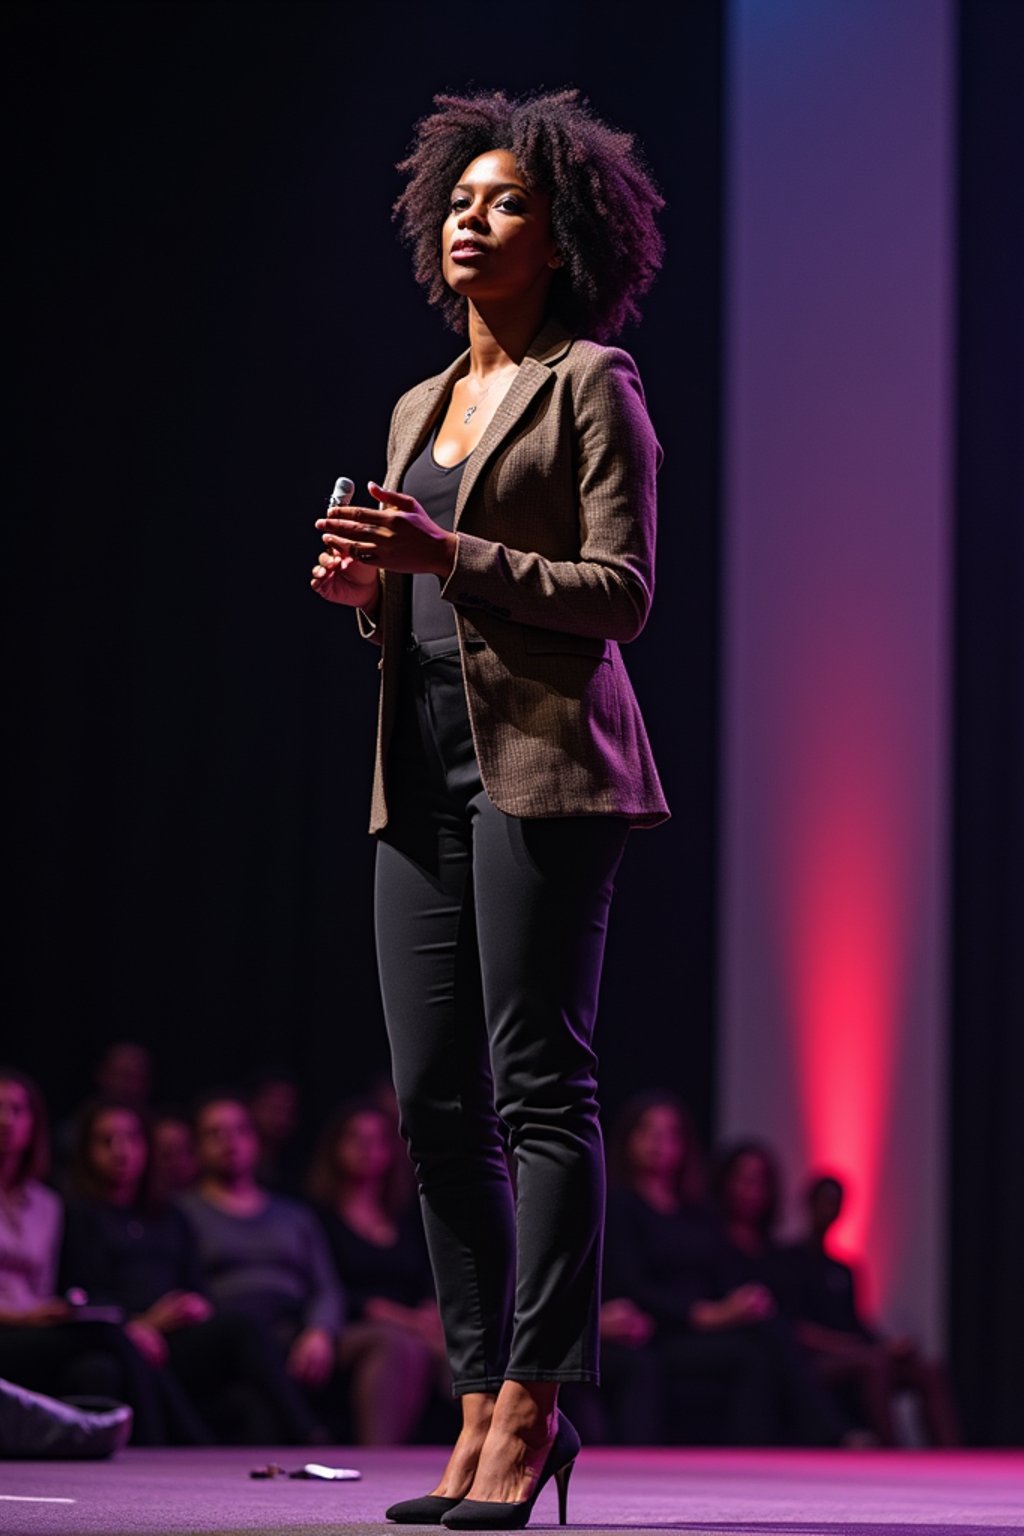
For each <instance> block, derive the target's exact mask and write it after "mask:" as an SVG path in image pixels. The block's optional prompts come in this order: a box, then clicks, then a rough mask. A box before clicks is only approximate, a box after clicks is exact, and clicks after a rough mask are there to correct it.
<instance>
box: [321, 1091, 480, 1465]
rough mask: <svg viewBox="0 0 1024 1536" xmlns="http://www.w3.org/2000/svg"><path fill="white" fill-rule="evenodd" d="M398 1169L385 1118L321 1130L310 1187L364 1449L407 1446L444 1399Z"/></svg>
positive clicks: (426, 1274)
mask: <svg viewBox="0 0 1024 1536" xmlns="http://www.w3.org/2000/svg"><path fill="white" fill-rule="evenodd" d="M399 1159H402V1160H403V1161H404V1160H405V1159H406V1153H405V1150H404V1148H401V1149H400V1148H399V1145H397V1144H396V1141H395V1138H394V1135H393V1134H392V1128H391V1125H390V1122H389V1121H388V1118H387V1116H386V1115H385V1114H384V1113H383V1112H382V1111H381V1110H380V1109H378V1108H377V1107H376V1105H374V1104H373V1103H372V1102H371V1101H370V1100H361V1101H356V1102H353V1103H351V1104H347V1105H344V1106H343V1107H342V1108H341V1109H340V1110H339V1111H338V1113H337V1114H336V1115H335V1116H334V1117H333V1119H332V1120H331V1121H330V1122H329V1124H328V1125H327V1127H326V1129H325V1130H324V1133H323V1135H322V1137H321V1139H320V1144H319V1147H318V1149H317V1153H316V1157H315V1159H314V1163H313V1168H312V1172H311V1175H310V1180H309V1193H310V1196H311V1198H312V1199H313V1200H314V1201H315V1202H316V1204H317V1207H318V1212H319V1215H320V1219H321V1221H322V1222H323V1225H324V1231H325V1232H326V1234H327V1241H328V1243H329V1244H330V1248H331V1252H332V1254H333V1256H334V1262H335V1265H336V1267H337V1271H338V1275H339V1277H340V1279H341V1283H342V1286H343V1287H344V1291H345V1296H346V1298H347V1301H348V1309H349V1321H348V1325H347V1326H346V1328H345V1332H344V1334H343V1335H342V1339H341V1344H340V1348H339V1355H338V1358H339V1361H340V1363H341V1365H342V1366H343V1367H344V1368H346V1369H347V1370H349V1371H350V1372H351V1374H352V1418H353V1423H354V1427H355V1432H356V1439H357V1441H358V1443H359V1444H360V1445H401V1444H404V1443H405V1442H406V1441H408V1440H409V1439H410V1438H411V1436H412V1435H413V1433H414V1432H415V1430H416V1427H417V1425H418V1423H419V1421H420V1419H421V1417H422V1415H423V1411H424V1409H425V1407H426V1404H427V1400H428V1398H429V1396H430V1392H431V1389H432V1388H433V1387H434V1386H435V1385H438V1384H442V1383H443V1384H445V1385H447V1386H448V1388H449V1390H450V1378H448V1376H447V1367H446V1363H445V1351H444V1340H443V1336H442V1332H441V1320H440V1317H439V1315H438V1310H437V1303H436V1301H435V1299H434V1282H433V1276H432V1275H431V1271H430V1261H429V1259H428V1257H427V1247H426V1241H425V1239H424V1236H423V1227H422V1223H421V1220H420V1215H419V1209H418V1206H410V1205H409V1204H407V1203H406V1202H404V1201H403V1199H402V1195H401V1191H402V1188H403V1186H404V1178H402V1175H403V1174H404V1169H403V1168H402V1167H401V1166H400V1163H399ZM400 1181H401V1182H400Z"/></svg>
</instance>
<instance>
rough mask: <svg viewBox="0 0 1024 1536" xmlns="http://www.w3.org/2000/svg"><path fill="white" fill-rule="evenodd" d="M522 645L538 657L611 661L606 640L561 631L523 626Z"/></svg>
mask: <svg viewBox="0 0 1024 1536" xmlns="http://www.w3.org/2000/svg"><path fill="white" fill-rule="evenodd" d="M523 645H524V647H525V649H526V650H527V651H529V652H531V653H532V654H533V655H538V656H586V657H588V658H589V659H590V660H591V661H607V662H610V661H611V659H612V658H611V649H610V646H609V643H608V641H607V640H602V639H600V638H598V637H595V636H593V635H572V634H569V633H568V632H567V631H566V630H562V629H534V628H533V627H532V625H529V624H524V626H523Z"/></svg>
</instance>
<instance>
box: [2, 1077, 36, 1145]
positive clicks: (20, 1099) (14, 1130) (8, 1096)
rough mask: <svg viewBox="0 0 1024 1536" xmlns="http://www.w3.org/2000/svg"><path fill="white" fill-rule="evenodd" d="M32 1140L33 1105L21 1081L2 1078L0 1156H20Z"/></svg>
mask: <svg viewBox="0 0 1024 1536" xmlns="http://www.w3.org/2000/svg"><path fill="white" fill-rule="evenodd" d="M31 1140H32V1105H31V1104H30V1103H29V1097H28V1093H27V1092H26V1090H25V1088H24V1087H23V1086H22V1084H21V1083H12V1082H8V1081H7V1080H6V1079H4V1080H0V1158H15V1157H20V1156H21V1154H22V1153H23V1152H24V1150H25V1148H26V1147H27V1146H28V1144H29V1142H30V1141H31Z"/></svg>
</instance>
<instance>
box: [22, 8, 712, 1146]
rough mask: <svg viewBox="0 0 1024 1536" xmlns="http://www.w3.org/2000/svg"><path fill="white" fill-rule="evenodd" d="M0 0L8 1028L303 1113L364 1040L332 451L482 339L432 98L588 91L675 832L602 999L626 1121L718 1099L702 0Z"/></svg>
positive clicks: (369, 669)
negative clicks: (12, 409) (652, 505)
mask: <svg viewBox="0 0 1024 1536" xmlns="http://www.w3.org/2000/svg"><path fill="white" fill-rule="evenodd" d="M593 15H594V13H593V11H592V8H591V7H590V6H588V5H585V4H583V3H575V0H558V3H555V4H544V5H541V4H522V5H517V6H516V7H515V9H514V12H509V11H507V10H501V11H495V10H494V9H493V8H489V7H486V6H477V7H470V8H466V9H462V10H460V11H458V12H457V13H456V12H454V11H452V10H451V9H447V10H446V9H444V8H443V7H442V8H440V9H439V8H437V7H430V6H420V5H411V4H408V5H405V4H403V5H362V6H346V5H341V4H322V3H320V0H292V3H289V4H287V5H284V4H278V3H267V0H247V3H246V4H244V5H239V4H236V3H234V0H202V3H185V4H163V3H158V0H132V3H120V4H118V3H94V4H89V5H81V4H77V3H71V4H53V3H45V0H44V3H33V4H8V5H5V6H4V7H3V10H2V14H0V28H2V29H3V42H4V45H5V46H4V47H3V48H2V50H0V54H2V56H3V58H4V60H5V62H6V64H7V67H8V71H9V78H8V81H7V84H6V87H5V89H4V91H3V93H2V101H3V105H4V107H5V108H7V109H8V111H9V112H11V113H12V115H13V121H12V124H11V127H10V129H9V131H8V135H7V142H8V143H9V144H10V145H12V146H15V145H16V146H17V152H16V154H15V155H13V156H12V162H13V163H12V166H11V168H10V177H9V186H8V199H7V212H8V215H9V222H10V227H11V230H12V238H11V240H10V241H9V246H8V252H7V254H8V255H12V256H13V257H14V258H15V263H16V265H15V273H14V277H13V278H12V279H11V281H10V284H9V287H8V297H9V298H11V299H12V300H13V303H12V305H11V309H12V311H13V315H12V324H11V330H12V332H14V333H15V334H14V335H13V336H12V337H11V341H12V345H13V346H14V347H15V348H16V351H15V359H14V365H13V372H14V377H15V378H16V380H17V382H18V398H17V405H16V414H15V418H14V421H13V431H12V432H11V436H12V438H13V440H14V442H15V444H16V445H17V448H18V450H19V456H18V463H17V467H16V469H15V470H14V471H13V472H12V474H11V476H10V478H9V480H8V482H7V484H6V486H5V492H6V501H5V513H4V519H3V532H4V535H5V537H6V538H7V539H9V541H10V548H9V551H8V557H7V559H6V561H5V562H4V569H5V571H6V572H8V573H11V574H13V577H14V580H13V583H12V586H13V591H12V593H11V595H10V599H9V603H8V613H9V616H10V618H11V620H12V627H13V634H14V635H15V637H16V640H15V643H14V644H13V645H12V646H11V647H9V648H8V651H7V658H8V660H9V661H12V662H13V663H14V667H13V673H14V675H13V677H12V680H11V685H10V689H9V692H8V695H7V697H8V700H9V704H8V709H9V723H10V724H11V726H12V727H13V729H12V730H11V737H12V741H13V747H12V753H11V758H10V760H9V762H8V764H7V767H8V769H9V772H10V774H11V777H12V779H13V787H12V790H11V792H10V798H9V805H10V806H11V807H12V808H13V814H12V815H11V816H10V818H9V820H10V821H11V822H12V823H13V827H12V830H13V833H14V839H13V841H14V848H13V852H12V855H11V858H10V862H9V865H8V868H7V875H8V884H9V887H10V889H11V890H12V892H13V893H14V896H15V905H16V912H15V916H14V919H13V922H12V923H11V925H10V928H9V930H8V933H7V938H8V940H9V960H8V972H7V978H6V979H7V983H8V987H9V1016H10V1018H11V1020H12V1021H13V1022H12V1028H11V1030H10V1035H9V1038H8V1040H7V1041H6V1043H5V1045H4V1047H3V1053H4V1054H5V1055H8V1056H12V1057H14V1058H15V1059H16V1060H18V1061H19V1062H21V1063H22V1064H23V1065H24V1066H26V1067H28V1068H29V1069H30V1070H32V1071H34V1072H36V1073H37V1074H38V1075H39V1076H40V1077H42V1078H43V1080H44V1082H45V1085H46V1087H47V1089H48V1091H49V1092H50V1093H51V1096H52V1098H53V1101H54V1103H55V1105H56V1107H57V1109H58V1110H59V1111H60V1112H63V1111H65V1110H66V1109H67V1108H68V1107H69V1105H70V1104H71V1103H72V1102H74V1101H75V1100H76V1099H77V1098H79V1097H80V1096H81V1094H82V1092H83V1091H85V1090H87V1089H88V1086H89V1070H90V1066H91V1063H92V1062H93V1061H94V1060H95V1058H96V1055H97V1053H98V1051H99V1050H100V1048H101V1047H102V1045H103V1044H104V1043H105V1042H107V1041H109V1040H114V1039H119V1038H124V1037H125V1036H127V1037H129V1038H135V1039H140V1040H142V1041H144V1042H145V1043H147V1044H149V1045H151V1046H152V1047H153V1048H154V1049H155V1051H156V1054H157V1067H158V1090H159V1093H160V1095H161V1096H162V1097H180V1098H187V1097H188V1096H189V1095H190V1093H191V1091H192V1090H193V1089H195V1088H196V1087H198V1086H200V1085H202V1084H206V1083H210V1082H211V1081H212V1082H217V1083H220V1082H224V1081H227V1082H231V1081H237V1080H239V1079H242V1078H244V1077H245V1076H246V1075H247V1074H248V1073H249V1072H250V1071H251V1070H252V1069H253V1068H255V1067H257V1066H259V1065H261V1064H266V1063H268V1062H274V1063H277V1064H279V1065H280V1066H282V1067H283V1068H285V1069H286V1070H288V1071H291V1072H293V1073H295V1074H296V1075H297V1076H298V1077H299V1079H300V1081H301V1083H302V1085H303V1087H304V1090H305V1096H306V1097H305V1119H306V1123H307V1124H308V1125H311V1126H315V1123H316V1121H317V1120H318V1118H319V1117H320V1116H321V1115H322V1114H323V1113H324V1111H325V1110H326V1109H327V1108H328V1107H329V1106H330V1105H332V1104H333V1103H334V1102H335V1101H336V1100H337V1099H338V1098H340V1097H342V1096H344V1095H346V1094H348V1093H351V1092H352V1091H353V1090H354V1089H358V1088H360V1087H362V1086H363V1085H364V1084H365V1083H366V1081H367V1079H368V1078H369V1077H370V1076H371V1075H372V1074H373V1073H375V1072H378V1071H380V1070H382V1069H384V1068H386V1066H387V1048H386V1042H385V1038H384V1030H383V1024H382V1020H381V1014H380V1007H379V1002H378V995H377V982H376V975H375V964H374V958H373V935H372V931H371V922H370V910H371V908H370V890H371V875H372V855H373V845H372V842H371V840H370V839H369V837H368V836H367V833H366V821H367V815H368V806H369V778H370V759H371V751H372V737H373V729H374V720H375V694H376V687H377V671H376V667H375V656H374V654H373V653H372V647H370V646H367V645H366V644H365V643H364V642H361V641H359V640H358V639H357V637H356V632H355V626H354V623H353V621H352V619H351V616H350V615H347V614H345V613H342V612H339V611H338V610H336V609H332V608H330V607H329V606H328V605H327V604H325V603H323V602H321V601H320V600H318V599H317V598H315V597H314V596H312V595H311V593H310V591H309V587H308V578H309V570H310V566H311V564H312V562H313V560H314V558H315V554H316V550H317V547H318V536H317V534H316V532H315V530H314V528H313V519H314V518H315V517H316V516H318V515H319V513H320V511H321V510H322V508H323V505H324V502H325V498H326V496H327V494H328V492H329V490H330V488H331V486H332V485H333V483H334V479H335V476H336V475H338V474H339V473H344V474H348V475H351V476H352V477H353V478H354V479H355V480H356V481H357V482H358V483H360V484H365V482H366V481H367V480H368V479H369V478H370V477H371V476H379V475H381V474H382V473H383V454H384V446H385V442H386V437H387V428H388V420H389V417H390V413H391V409H392V406H393V404H394V402H395V400H396V399H397V397H398V396H399V395H400V394H401V393H402V392H403V391H404V390H406V389H408V388H409V387H410V385H412V384H414V383H415V382H416V381H417V380H418V379H420V378H423V377H425V376H426V375H428V374H431V373H434V372H436V371H437V370H438V369H440V368H442V367H443V366H444V365H445V364H446V363H447V362H448V361H449V360H450V359H451V358H453V357H454V356H455V355H456V354H457V353H458V352H459V351H461V349H462V347H463V344H464V343H463V340H462V338H461V337H458V336H455V335H453V334H452V333H451V332H449V331H447V330H446V329H445V327H444V325H443V324H442V322H441V321H440V319H439V318H438V316H437V315H436V314H434V313H431V312H430V311H429V310H428V308H427V306H426V304H425V302H424V300H423V297H422V295H421V293H420V292H419V290H418V289H417V287H416V285H415V284H414V282H413V280H412V277H411V273H410V269H409V261H408V258H407V255H406V253H405V252H404V251H403V250H402V249H401V248H400V247H399V245H398V242H397V240H396V238H395V234H394V229H393V227H392V224H391V220H390V210H391V204H392V202H393V200H394V198H395V197H396V195H397V194H398V191H399V190H400V186H401V181H400V178H399V177H398V175H397V174H396V172H395V169H394V166H395V162H396V161H397V160H399V159H400V158H401V157H402V155H403V154H404V152H405V150H406V149H407V147H408V144H409V141H410V138H411V134H412V129H413V124H414V122H415V120H416V118H417V117H419V116H420V115H421V114H423V113H426V112H428V111H429V110H430V109H431V103H432V97H433V95H434V93H435V92H438V91H445V90H449V91H451V90H454V91H459V90H463V89H466V88H467V87H475V88H480V89H484V88H487V89H493V88H498V87H503V88H505V89H506V90H509V91H513V92H519V91H524V90H536V89H540V88H547V89H554V88H557V87H560V86H563V85H575V86H577V87H579V88H580V89H581V90H582V91H583V93H584V94H585V95H587V96H589V98H590V99H591V102H592V104H593V106H594V108H595V110H596V111H598V112H599V113H601V114H603V115H605V116H606V117H607V118H608V119H609V120H610V121H612V122H615V123H617V124H621V125H622V126H624V127H626V128H628V129H630V130H632V131H634V132H635V133H636V134H637V135H638V137H639V139H640V141H641V142H642V144H643V145H644V148H645V150H646V152H647V155H648V157H649V159H650V162H651V165H652V167H653V169H654V172H655V174H656V177H657V179H658V181H659V182H660V184H661V186H662V187H663V189H664V193H665V197H666V200H667V207H666V209H665V230H666V236H667V245H668V259H667V263H666V267H665V271H664V275H663V277H662V280H661V281H660V282H659V284H658V286H657V288H656V290H655V292H653V293H652V295H651V298H650V302H649V304H648V305H647V315H646V319H645V322H644V324H643V325H642V326H641V327H640V328H638V329H633V330H631V331H630V332H629V333H628V334H627V335H625V336H624V337H623V343H624V345H626V346H627V347H628V348H630V349H631V350H632V351H633V352H634V354H635V356H636V358H637V360H638V363H639V366H640V369H641V372H642V375H643V377H644V380H645V384H646V387H647V392H648V398H649V404H650V409H651V414H652V417H653V419H654V422H655V424H656V427H657V430H658V433H659V435H660V437H661V439H662V441H663V443H664V447H665V464H664V470H663V474H662V477H661V501H662V507H663V515H662V522H661V535H660V545H659V561H658V594H657V598H656V602H655V608H654V613H653V616H652V619H651V622H650V625H649V626H648V629H647V630H646V632H645V633H644V635H643V636H642V637H641V638H640V639H639V640H638V641H637V642H636V644H634V645H631V646H630V647H629V664H630V666H631V669H632V673H633V676H634V678H635V680H636V685H637V689H638V692H639V695H640V697H641V700H642V703H643V706H644V708H645V711H646V713H647V716H648V719H649V724H650V730H651V735H652V739H653V743H654V747H655V752H656V755H657V757H658V760H659V763H660V765H661V768H662V771H663V775H664V779H665V785H666V790H667V794H668V797H669V799H670V801H671V804H672V806H673V809H674V812H675V815H674V819H673V820H672V821H671V822H670V823H669V824H668V825H667V826H665V827H662V828H659V829H657V830H655V831H652V832H645V833H643V834H638V835H637V836H636V837H635V838H634V839H633V840H632V844H631V846H630V848H629V850H628V853H627V857H626V859H625V861H624V865H623V870H622V875H621V880H620V889H619V894H618V898H617V902H616V909H615V912H614V914H613V924H612V933H611V938H610V944H609V954H608V966H607V985H606V989H605V994H604V1007H603V1013H602V1018H601V1021H600V1026H599V1035H598V1048H599V1051H600V1054H601V1057H602V1060H603V1075H604V1082H605V1085H606V1090H605V1097H606V1103H607V1105H608V1107H609V1109H614V1107H615V1104H616V1103H617V1102H618V1101H619V1100H621V1099H622V1097H623V1096H624V1095H625V1094H627V1093H628V1092H630V1091H631V1090H632V1089H634V1088H639V1087H643V1086H646V1085H647V1084H649V1083H651V1082H664V1083H669V1084H671V1086H672V1087H673V1088H675V1089H677V1090H678V1091H680V1092H682V1093H684V1094H685V1095H686V1097H687V1098H688V1099H690V1100H691V1101H692V1102H693V1104H694V1107H695V1109H696V1111H697V1113H698V1117H699V1119H700V1121H701V1123H702V1124H703V1125H704V1126H705V1128H706V1127H707V1126H708V1123H709V1119H710V1090H709V1084H710V1064H711V1039H712V1028H713V1020H714V963H715V951H714V943H713V924H714V910H713V901H712V891H713V883H714V845H715V825H714V817H715V785H716V771H715V736H716V732H715V709H716V702H717V687H716V673H715V669H716V660H717V658H716V645H715V637H716V625H717V601H718V580H717V550H718V535H717V516H718V484H717V476H718V397H719V395H718V367H719V356H720V346H719V332H718V316H719V303H718V285H719V270H720V259H719V258H720V252H719V206H720V167H719V124H720V118H721V111H720V91H721V68H720V65H721V48H720V35H721V33H720V21H721V16H720V5H719V3H718V0H699V3H690V4H688V5H687V6H685V7H684V8H683V9H682V10H681V12H680V13H679V14H678V15H676V14H673V15H671V16H669V15H667V14H659V13H657V12H650V13H645V14H644V16H643V17H641V18H638V17H637V16H635V15H633V14H629V13H627V12H625V11H624V12H623V13H622V15H621V17H619V18H618V19H611V20H608V21H605V22H603V23H602V25H601V26H600V27H596V26H595V25H594V21H593Z"/></svg>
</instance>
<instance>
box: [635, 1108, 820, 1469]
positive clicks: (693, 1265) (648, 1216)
mask: <svg viewBox="0 0 1024 1536" xmlns="http://www.w3.org/2000/svg"><path fill="white" fill-rule="evenodd" d="M610 1172H611V1176H612V1181H613V1182H612V1190H611V1193H610V1195H609V1208H608V1236H607V1249H606V1260H605V1275H606V1279H605V1297H606V1298H607V1299H609V1300H610V1299H613V1298H614V1299H625V1300H628V1301H630V1302H632V1303H633V1304H634V1305H635V1306H636V1307H638V1308H639V1309H640V1311H641V1312H643V1313H645V1314H646V1315H647V1316H648V1317H650V1318H651V1320H652V1322H653V1324H654V1331H653V1335H652V1341H653V1343H654V1345H655V1346H656V1348H657V1352H658V1358H659V1360H660V1361H661V1362H662V1365H663V1369H664V1372H665V1375H666V1398H667V1402H668V1412H669V1420H670V1422H669V1426H668V1428H669V1433H671V1394H672V1390H673V1389H674V1388H676V1387H677V1386H678V1385H679V1384H685V1383H688V1382H689V1383H694V1382H701V1381H704V1382H707V1381H710V1383H711V1384H712V1387H713V1389H721V1387H722V1385H723V1384H727V1390H726V1392H725V1398H726V1417H727V1433H728V1438H730V1439H731V1440H732V1441H733V1442H734V1443H737V1444H747V1445H773V1444H785V1443H797V1444H803V1445H819V1444H826V1445H835V1444H839V1443H841V1442H842V1440H843V1438H844V1435H845V1433H846V1431H847V1428H848V1426H847V1425H846V1423H845V1421H844V1419H843V1417H842V1415H841V1414H840V1412H839V1410H838V1409H837V1408H835V1407H834V1406H833V1404H832V1403H831V1401H830V1400H829V1398H828V1397H827V1395H826V1394H825V1393H824V1392H823V1390H822V1389H821V1387H820V1386H819V1384H818V1383H817V1382H816V1381H815V1379H814V1377H813V1375H812V1374H811V1372H810V1371H809V1369H808V1368H807V1366H806V1363H805V1361H804V1360H803V1358H802V1357H801V1354H800V1351H799V1348H798V1346H797V1344H796V1341H795V1340H794V1339H793V1337H792V1335H791V1332H790V1330H789V1327H788V1325H787V1323H786V1321H785V1319H784V1318H782V1317H781V1316H780V1315H779V1311H778V1306H777V1303H776V1300H775V1298H774V1296H773V1295H772V1293H771V1291H770V1290H769V1289H768V1287H767V1286H766V1285H765V1284H764V1283H763V1282H762V1281H760V1280H757V1279H742V1278H739V1277H735V1278H734V1277H733V1276H732V1275H731V1274H730V1265H731V1256H730V1253H729V1249H728V1244H727V1242H726V1238H725V1233H724V1232H723V1230H722V1226H721V1223H720V1220H719V1218H718V1216H717V1214H716V1213H715V1212H714V1211H713V1210H712V1209H711V1208H709V1207H708V1206H707V1204H706V1203H705V1202H704V1201H703V1200H702V1199H701V1198H700V1189H701V1184H702V1180H701V1177H700V1168H699V1161H698V1154H697V1147H696V1137H695V1135H694V1132H693V1128H692V1124H691V1122H690V1119H689V1116H688V1114H687V1113H686V1111H685V1109H684V1107H683V1106H682V1105H681V1104H680V1103H679V1101H678V1100H676V1099H674V1098H673V1097H671V1096H670V1095H666V1094H645V1095H640V1096H638V1097H637V1098H636V1099H634V1100H633V1101H632V1102H631V1103H630V1104H628V1105H627V1106H626V1107H625V1109H624V1110H623V1112H622V1115H621V1117H620V1121H619V1124H618V1126H617V1127H616V1131H615V1133H614V1134H613V1137H612V1146H611V1156H610Z"/></svg>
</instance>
